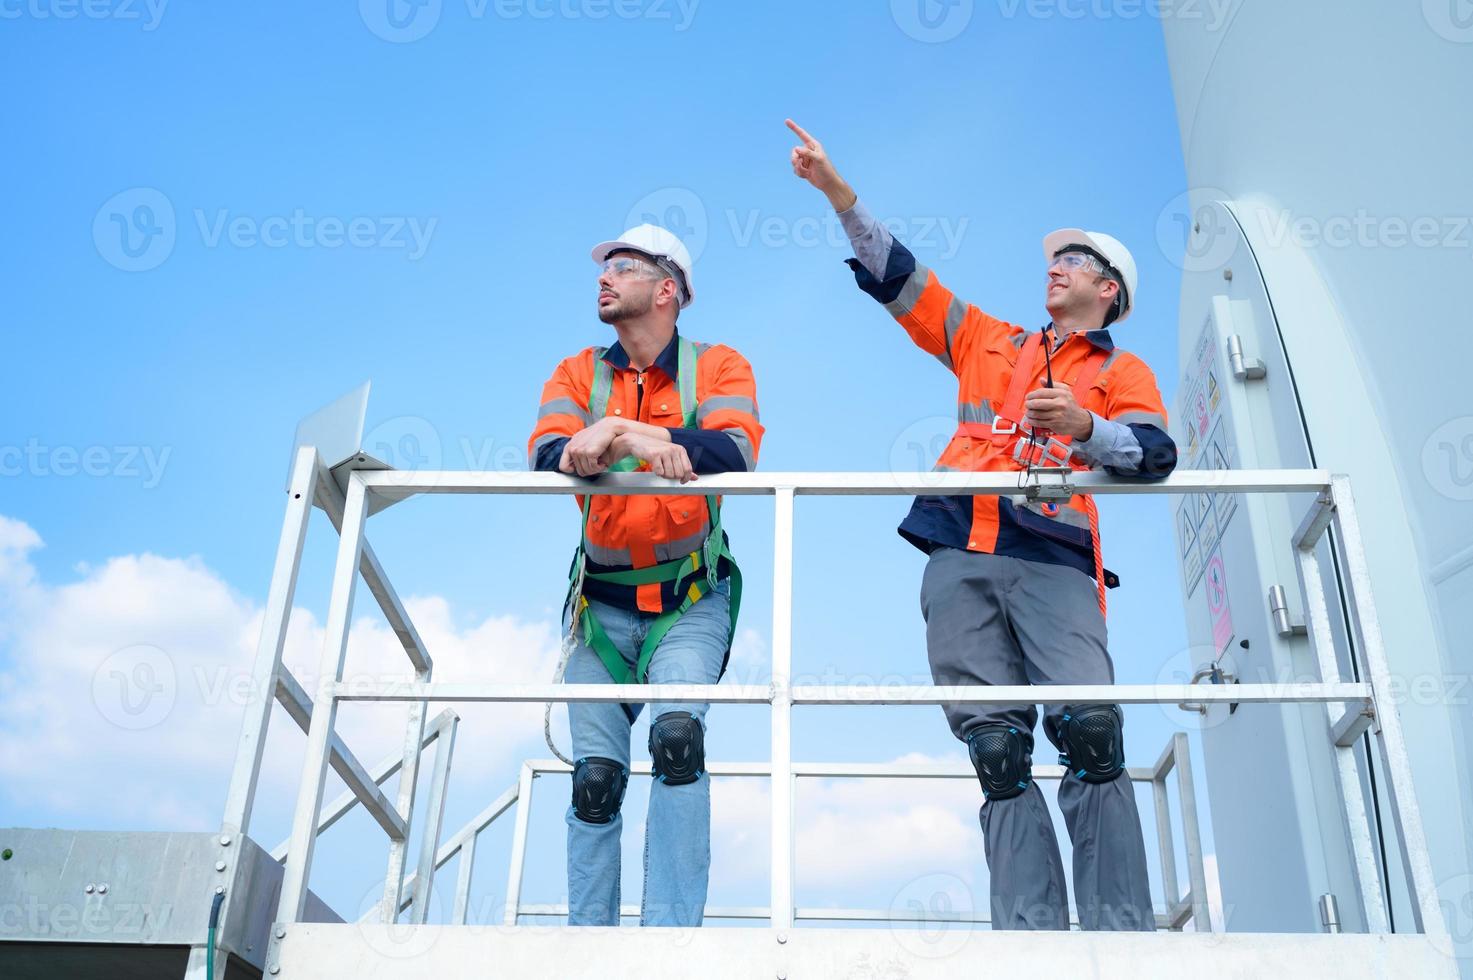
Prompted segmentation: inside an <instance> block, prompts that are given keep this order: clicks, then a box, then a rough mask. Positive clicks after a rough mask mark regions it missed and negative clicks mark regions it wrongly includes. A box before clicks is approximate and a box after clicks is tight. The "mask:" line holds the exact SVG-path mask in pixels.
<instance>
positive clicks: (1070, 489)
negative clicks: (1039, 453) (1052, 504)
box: [1023, 466, 1077, 501]
mask: <svg viewBox="0 0 1473 980" xmlns="http://www.w3.org/2000/svg"><path fill="white" fill-rule="evenodd" d="M1073 472H1074V470H1073V468H1071V467H1068V466H1029V467H1028V480H1029V483H1028V486H1026V487H1025V488H1024V489H1023V494H1024V496H1026V497H1027V498H1028V499H1029V500H1047V501H1059V500H1068V499H1069V498H1070V497H1073V496H1074V494H1075V493H1076V492H1077V491H1076V490H1075V489H1074V484H1072V483H1070V482H1069V476H1070V474H1072V473H1073ZM1053 477H1058V480H1057V481H1056V482H1049V481H1050V480H1051V478H1053Z"/></svg>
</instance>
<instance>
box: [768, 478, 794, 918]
mask: <svg viewBox="0 0 1473 980" xmlns="http://www.w3.org/2000/svg"><path fill="white" fill-rule="evenodd" d="M792 674H793V488H792V487H778V488H777V505H776V513H775V520H774V522H773V550H772V913H771V914H772V928H774V929H788V928H791V927H792V925H793V818H794V812H793V807H794V801H793V693H792V680H793V678H792Z"/></svg>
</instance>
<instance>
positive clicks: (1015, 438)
mask: <svg viewBox="0 0 1473 980" xmlns="http://www.w3.org/2000/svg"><path fill="white" fill-rule="evenodd" d="M1042 354H1043V331H1041V330H1040V331H1038V332H1037V333H1030V334H1029V335H1028V339H1027V340H1026V341H1024V342H1023V348H1022V350H1020V351H1019V352H1018V361H1017V364H1016V365H1015V366H1014V367H1013V377H1012V379H1011V380H1010V381H1009V382H1008V390H1007V392H1006V393H1005V394H1004V395H1003V400H1002V407H1001V408H1000V409H999V410H998V412H997V419H996V421H994V422H993V423H992V424H991V425H987V424H985V423H982V422H962V423H960V424H959V425H958V426H957V435H967V436H971V437H973V438H975V439H988V440H991V441H992V443H993V445H995V446H998V447H999V448H1006V447H1007V445H1008V444H1009V443H1017V444H1019V445H1020V448H1021V445H1022V444H1024V443H1027V444H1028V446H1027V448H1026V449H1023V452H1024V453H1026V462H1028V463H1035V462H1036V461H1037V460H1035V452H1036V454H1037V457H1038V459H1040V460H1046V459H1048V458H1049V456H1048V452H1047V450H1048V445H1049V444H1050V443H1057V444H1058V445H1059V446H1060V447H1061V448H1063V449H1064V450H1066V452H1065V456H1064V459H1063V460H1062V462H1067V461H1068V453H1067V449H1068V446H1069V444H1070V443H1071V442H1072V441H1073V440H1072V439H1071V438H1070V437H1069V436H1065V435H1056V434H1054V433H1052V432H1049V431H1048V430H1046V429H1037V428H1030V427H1029V426H1028V425H1027V424H1026V423H1025V422H1024V421H1023V417H1024V415H1025V414H1026V413H1025V412H1024V409H1023V402H1024V400H1025V399H1026V398H1027V396H1028V386H1029V384H1031V383H1032V381H1033V378H1034V376H1035V375H1036V374H1037V373H1038V359H1039V357H1040V355H1042ZM1109 359H1110V354H1109V352H1108V351H1104V350H1100V349H1099V348H1095V349H1094V350H1092V351H1090V353H1089V355H1088V356H1087V357H1086V358H1085V360H1084V363H1083V364H1082V365H1081V366H1080V369H1079V374H1078V376H1076V377H1075V379H1074V383H1073V384H1071V385H1070V386H1069V389H1070V391H1072V392H1073V393H1074V400H1075V401H1076V402H1082V401H1083V399H1084V395H1085V392H1087V391H1089V389H1090V387H1091V386H1092V385H1093V384H1094V383H1095V379H1096V378H1098V377H1099V376H1100V372H1101V371H1102V370H1104V367H1105V362H1106V361H1107V360H1109ZM999 423H1006V424H1007V426H1008V427H1007V428H1005V429H1004V428H1001V427H1000V425H999ZM1039 436H1042V437H1043V439H1044V442H1043V443H1042V444H1038V445H1035V444H1034V439H1035V437H1039ZM1014 455H1017V453H1016V452H1015V453H1014ZM1081 496H1082V497H1084V512H1085V514H1086V515H1087V516H1088V517H1089V537H1090V544H1091V545H1092V546H1093V548H1094V559H1095V585H1096V587H1097V589H1098V591H1099V598H1100V615H1101V616H1104V615H1105V606H1106V603H1105V559H1104V554H1103V552H1102V551H1101V550H1100V517H1099V511H1098V510H1097V509H1096V508H1095V501H1094V498H1093V497H1091V496H1090V495H1089V494H1081Z"/></svg>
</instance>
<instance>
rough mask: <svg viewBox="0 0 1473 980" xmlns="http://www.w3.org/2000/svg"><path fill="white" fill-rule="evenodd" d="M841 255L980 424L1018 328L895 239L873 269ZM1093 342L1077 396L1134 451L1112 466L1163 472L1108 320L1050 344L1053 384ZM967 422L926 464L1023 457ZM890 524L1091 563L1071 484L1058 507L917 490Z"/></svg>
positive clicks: (970, 546)
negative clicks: (1119, 430)
mask: <svg viewBox="0 0 1473 980" xmlns="http://www.w3.org/2000/svg"><path fill="white" fill-rule="evenodd" d="M849 265H850V268H852V269H853V270H854V276H855V279H856V281H857V282H858V284H859V287H860V288H861V289H863V290H864V291H865V292H867V293H869V294H870V295H871V296H873V297H874V298H875V299H876V300H878V301H879V302H880V303H882V304H884V306H885V309H886V310H887V311H888V312H889V313H890V315H892V316H893V317H895V319H896V320H898V321H899V322H900V325H901V326H902V327H904V328H905V331H906V332H907V333H908V334H910V337H911V339H912V340H914V341H915V343H916V344H917V345H918V346H919V347H920V348H921V349H922V350H924V351H926V352H927V353H929V354H931V355H933V356H934V357H935V358H936V359H937V360H939V361H940V362H941V363H942V364H944V365H945V366H946V367H947V368H948V369H949V370H951V371H952V373H954V374H955V375H956V376H957V379H958V382H959V390H958V397H957V419H958V422H960V423H991V422H992V421H993V419H994V418H996V417H997V414H998V413H999V412H1000V411H1001V410H1002V402H1003V398H1004V395H1005V394H1006V392H1007V388H1008V384H1009V382H1010V381H1011V380H1012V377H1013V372H1014V370H1015V368H1016V367H1017V363H1018V355H1019V352H1020V350H1021V349H1022V347H1023V343H1024V340H1025V339H1026V336H1027V331H1025V330H1024V329H1023V328H1022V327H1020V326H1017V325H1016V324H1011V323H1005V322H1003V321H1001V320H998V319H996V318H994V317H991V316H989V315H987V314H986V313H984V312H982V311H981V310H980V309H978V308H977V307H976V306H973V305H972V304H970V303H967V302H965V301H963V300H961V299H959V298H957V296H956V295H955V294H953V293H952V292H951V290H949V289H947V288H946V287H945V286H944V285H942V284H941V282H940V280H938V279H937V278H936V274H935V273H934V272H932V271H931V270H930V269H928V268H926V267H925V266H923V265H921V264H920V263H918V262H917V261H916V260H915V257H914V256H913V255H912V254H911V253H910V251H909V250H908V249H907V248H905V246H904V245H902V244H901V243H900V242H898V241H897V242H895V243H894V244H893V246H892V248H891V251H890V254H889V259H888V264H887V266H886V269H885V278H884V279H883V280H881V279H876V278H875V277H874V276H872V275H870V273H869V272H868V271H866V270H865V268H864V267H863V266H862V265H861V264H860V263H859V262H858V261H857V260H854V259H851V260H850V261H849ZM1096 349H1099V350H1104V351H1108V352H1109V357H1108V359H1107V360H1106V361H1105V363H1104V366H1103V368H1102V369H1101V370H1100V372H1099V374H1098V376H1097V377H1096V378H1095V380H1094V383H1093V384H1092V385H1091V386H1090V388H1089V390H1088V391H1087V392H1085V393H1084V397H1083V398H1082V399H1081V400H1080V406H1081V407H1082V408H1084V409H1087V410H1088V411H1091V412H1094V413H1095V414H1096V415H1099V416H1100V417H1102V418H1106V419H1110V420H1112V421H1116V422H1120V423H1122V424H1125V425H1128V426H1130V428H1131V431H1132V432H1133V433H1134V434H1135V436H1136V438H1137V439H1138V440H1139V441H1140V443H1141V448H1142V451H1143V458H1142V460H1141V463H1140V465H1139V467H1138V468H1137V469H1136V471H1134V472H1130V473H1121V472H1120V471H1118V470H1116V471H1112V472H1116V473H1117V474H1118V475H1122V476H1141V477H1147V478H1159V477H1163V476H1166V475H1167V474H1169V473H1170V472H1171V471H1172V469H1174V468H1175V466H1176V444H1175V443H1174V442H1173V441H1172V440H1171V437H1170V436H1168V435H1167V434H1166V408H1165V406H1164V405H1163V404H1162V401H1161V393H1160V391H1159V390H1158V389H1157V387H1156V379H1155V376H1154V375H1153V374H1152V373H1151V370H1150V369H1149V368H1148V367H1146V365H1145V363H1144V362H1143V361H1141V359H1140V358H1138V357H1136V356H1135V355H1134V354H1131V353H1129V352H1127V351H1124V350H1120V349H1119V348H1116V347H1115V344H1114V342H1113V341H1112V340H1111V338H1110V333H1109V331H1108V330H1091V331H1088V332H1086V333H1076V334H1071V335H1070V336H1069V337H1067V338H1065V340H1064V342H1063V343H1062V344H1060V345H1059V346H1058V347H1057V348H1055V349H1054V350H1053V352H1052V368H1053V377H1054V382H1055V384H1057V385H1070V384H1072V383H1073V382H1074V380H1075V377H1076V375H1077V374H1078V373H1079V371H1080V369H1081V367H1082V366H1083V364H1084V362H1085V360H1086V358H1087V357H1088V356H1089V355H1090V354H1091V352H1092V351H1094V350H1096ZM1032 381H1033V383H1031V384H1030V385H1029V390H1032V389H1033V388H1037V387H1040V386H1041V384H1042V382H1043V364H1042V360H1041V359H1040V363H1039V364H1038V365H1037V369H1036V372H1035V377H1034V378H1033V379H1032ZM968 429H969V427H968V426H959V427H958V431H957V433H956V435H954V436H953V437H952V439H951V441H950V442H949V443H948V444H947V446H946V449H945V450H944V451H943V452H942V454H941V457H940V458H939V459H938V460H937V461H936V466H935V469H936V470H938V471H943V472H948V471H955V472H978V471H1014V472H1016V471H1018V470H1020V469H1022V468H1023V464H1022V463H1021V462H1020V461H1019V460H1018V459H1016V458H1015V454H1016V451H1017V445H1016V442H1015V441H1008V442H1006V443H1005V444H999V440H995V439H990V438H981V437H979V436H977V435H973V434H970V433H969V431H968ZM973 431H975V429H973ZM1070 465H1072V466H1074V467H1075V468H1076V469H1088V463H1087V461H1085V460H1084V459H1082V458H1081V456H1080V455H1079V454H1077V453H1076V454H1074V455H1073V457H1072V459H1071V463H1070ZM900 533H901V535H903V536H904V537H905V538H906V539H907V540H909V541H911V542H912V543H913V544H915V545H916V546H917V547H919V548H921V549H922V550H923V551H928V552H929V551H932V550H934V549H935V548H936V546H938V545H941V546H947V547H953V548H962V549H966V550H970V551H981V552H989V553H996V554H1006V555H1013V556H1015V557H1019V558H1028V559H1031V560H1036V561H1046V562H1052V563H1055V564H1064V565H1071V566H1073V567H1075V568H1078V569H1080V570H1081V571H1083V572H1085V573H1086V574H1088V575H1091V576H1092V575H1093V574H1094V552H1093V548H1092V546H1091V544H1090V533H1089V521H1088V517H1087V515H1086V509H1085V498H1084V495H1082V494H1081V495H1076V496H1074V497H1072V498H1071V499H1070V500H1069V501H1068V502H1067V503H1066V504H1064V505H1062V506H1059V507H1052V506H1048V505H1044V504H1040V503H1036V502H1030V501H1027V500H1026V499H1025V498H1024V497H1023V495H1022V494H1018V495H1015V496H1011V497H996V496H976V497H973V496H951V497H917V498H916V500H915V503H914V504H913V505H912V507H911V510H910V513H909V515H907V517H906V518H905V520H904V521H903V522H902V523H901V525H900Z"/></svg>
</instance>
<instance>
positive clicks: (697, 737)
mask: <svg viewBox="0 0 1473 980" xmlns="http://www.w3.org/2000/svg"><path fill="white" fill-rule="evenodd" d="M650 762H651V763H652V764H653V767H654V770H655V778H656V779H658V780H659V781H660V782H662V783H664V784H665V785H667V786H682V785H684V784H685V783H693V782H695V781H696V780H697V779H700V778H701V776H702V775H703V774H704V773H705V771H706V732H705V730H704V729H702V728H701V720H700V719H699V718H697V717H696V716H695V715H693V714H691V713H690V712H689V711H667V712H665V713H664V714H663V715H661V716H660V717H658V718H656V719H655V720H654V723H653V724H651V725H650Z"/></svg>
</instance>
